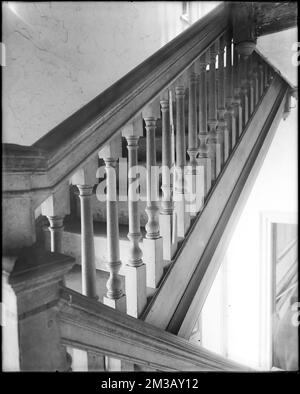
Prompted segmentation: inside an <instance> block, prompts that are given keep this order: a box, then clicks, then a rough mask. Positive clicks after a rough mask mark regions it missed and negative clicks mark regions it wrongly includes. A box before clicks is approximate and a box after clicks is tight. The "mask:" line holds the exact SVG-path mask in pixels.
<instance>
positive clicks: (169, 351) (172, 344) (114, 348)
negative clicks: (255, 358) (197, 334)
mask: <svg viewBox="0 0 300 394" xmlns="http://www.w3.org/2000/svg"><path fill="white" fill-rule="evenodd" d="M58 308H59V314H58V319H59V324H60V332H61V343H62V344H63V345H66V346H71V347H74V348H77V349H81V350H85V351H93V353H96V354H99V355H103V354H104V355H108V356H112V357H116V358H119V359H123V360H128V361H130V362H131V363H135V364H139V365H146V366H150V367H153V368H155V369H158V370H160V371H249V370H250V368H247V367H244V366H242V365H240V364H238V363H236V362H233V361H230V360H228V359H226V358H224V357H221V356H219V355H217V354H214V353H212V352H210V351H208V350H206V349H204V348H201V347H200V346H199V347H198V346H196V345H192V344H191V343H190V342H188V341H187V340H185V339H182V338H179V337H177V336H175V335H173V334H170V333H168V332H165V331H163V330H160V329H158V328H156V327H154V326H152V325H150V324H147V323H145V322H143V321H141V320H138V319H134V318H132V317H130V316H128V315H125V314H124V313H121V312H118V311H116V310H114V309H112V308H109V307H108V306H106V305H104V304H101V303H99V302H97V301H93V300H91V299H88V298H87V297H85V296H82V295H81V294H79V293H77V292H75V291H73V290H70V289H68V288H66V287H63V286H62V287H61V291H60V301H59V303H58Z"/></svg>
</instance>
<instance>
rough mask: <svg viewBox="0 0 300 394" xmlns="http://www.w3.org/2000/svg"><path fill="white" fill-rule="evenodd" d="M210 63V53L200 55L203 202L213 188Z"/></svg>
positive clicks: (199, 136) (200, 153) (200, 151)
mask: <svg viewBox="0 0 300 394" xmlns="http://www.w3.org/2000/svg"><path fill="white" fill-rule="evenodd" d="M208 63H209V60H208V53H207V52H206V53H205V54H203V55H201V56H200V59H199V67H200V76H199V122H198V123H199V134H198V138H199V149H198V150H199V157H198V159H197V163H198V166H201V167H202V168H203V180H204V182H203V194H202V196H201V198H202V203H203V204H204V198H205V196H206V195H207V194H208V192H209V190H210V188H211V159H210V156H209V150H208V144H207V140H208V133H207V77H206V76H207V72H206V66H207V64H208Z"/></svg>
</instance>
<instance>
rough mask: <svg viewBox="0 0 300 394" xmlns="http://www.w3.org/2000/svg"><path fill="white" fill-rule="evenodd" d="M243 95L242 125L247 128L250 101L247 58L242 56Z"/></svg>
mask: <svg viewBox="0 0 300 394" xmlns="http://www.w3.org/2000/svg"><path fill="white" fill-rule="evenodd" d="M240 62H241V95H242V125H243V127H245V126H246V124H247V122H248V116H249V99H248V80H247V58H246V57H245V56H241V58H240Z"/></svg>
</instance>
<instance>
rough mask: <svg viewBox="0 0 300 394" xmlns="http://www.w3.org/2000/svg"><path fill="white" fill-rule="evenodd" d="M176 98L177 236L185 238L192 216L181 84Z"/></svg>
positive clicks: (176, 90)
mask: <svg viewBox="0 0 300 394" xmlns="http://www.w3.org/2000/svg"><path fill="white" fill-rule="evenodd" d="M175 98H176V172H175V193H174V201H175V211H176V217H177V226H178V227H177V234H178V236H179V237H184V236H185V234H186V232H187V230H188V228H189V226H190V215H189V213H188V212H186V202H185V182H184V171H185V166H186V145H185V116H184V110H185V104H184V99H185V87H184V85H183V84H180V81H179V84H178V85H177V86H176V88H175Z"/></svg>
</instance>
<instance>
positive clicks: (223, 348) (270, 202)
mask: <svg viewBox="0 0 300 394" xmlns="http://www.w3.org/2000/svg"><path fill="white" fill-rule="evenodd" d="M294 104H295V103H294ZM297 132H298V130H297V109H296V108H295V109H293V110H292V112H291V114H290V116H289V117H288V118H287V120H286V121H283V120H282V121H281V123H280V125H279V127H278V130H277V131H276V134H275V137H274V140H273V142H272V145H271V147H270V149H269V151H268V153H267V156H266V158H265V160H264V163H263V166H262V168H261V170H260V172H259V174H258V177H257V179H256V181H255V184H254V187H253V189H252V191H251V194H250V196H249V198H248V200H247V203H246V205H245V207H244V210H243V212H242V215H241V217H240V219H239V222H238V224H237V226H236V228H235V231H234V234H233V236H232V239H231V241H230V244H229V247H228V250H227V253H226V256H225V258H224V261H225V262H224V261H223V263H222V265H221V268H220V270H219V272H218V275H217V278H216V280H215V282H214V284H213V286H212V288H211V291H210V293H209V295H208V297H207V300H206V302H205V305H204V307H203V312H202V330H203V332H202V341H203V342H202V344H203V345H204V346H205V347H207V348H209V349H210V350H213V351H216V352H218V353H221V354H224V355H228V357H230V358H232V359H234V360H236V361H239V362H241V363H244V364H246V365H249V366H252V367H258V366H259V352H260V323H261V322H260V320H259V316H260V307H261V298H260V297H261V293H260V275H261V270H260V269H261V267H260V264H261V246H262V245H261V239H262V233H261V225H260V218H261V214H262V213H264V212H270V211H273V212H279V213H283V214H284V213H296V212H297V209H298V208H297V207H298V196H297V160H298V158H297ZM224 277H225V280H226V281H225V282H224ZM224 283H225V288H226V289H225V290H224V289H223V291H222V286H224ZM222 300H223V301H222ZM224 315H225V316H224ZM222 344H223V345H222Z"/></svg>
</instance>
